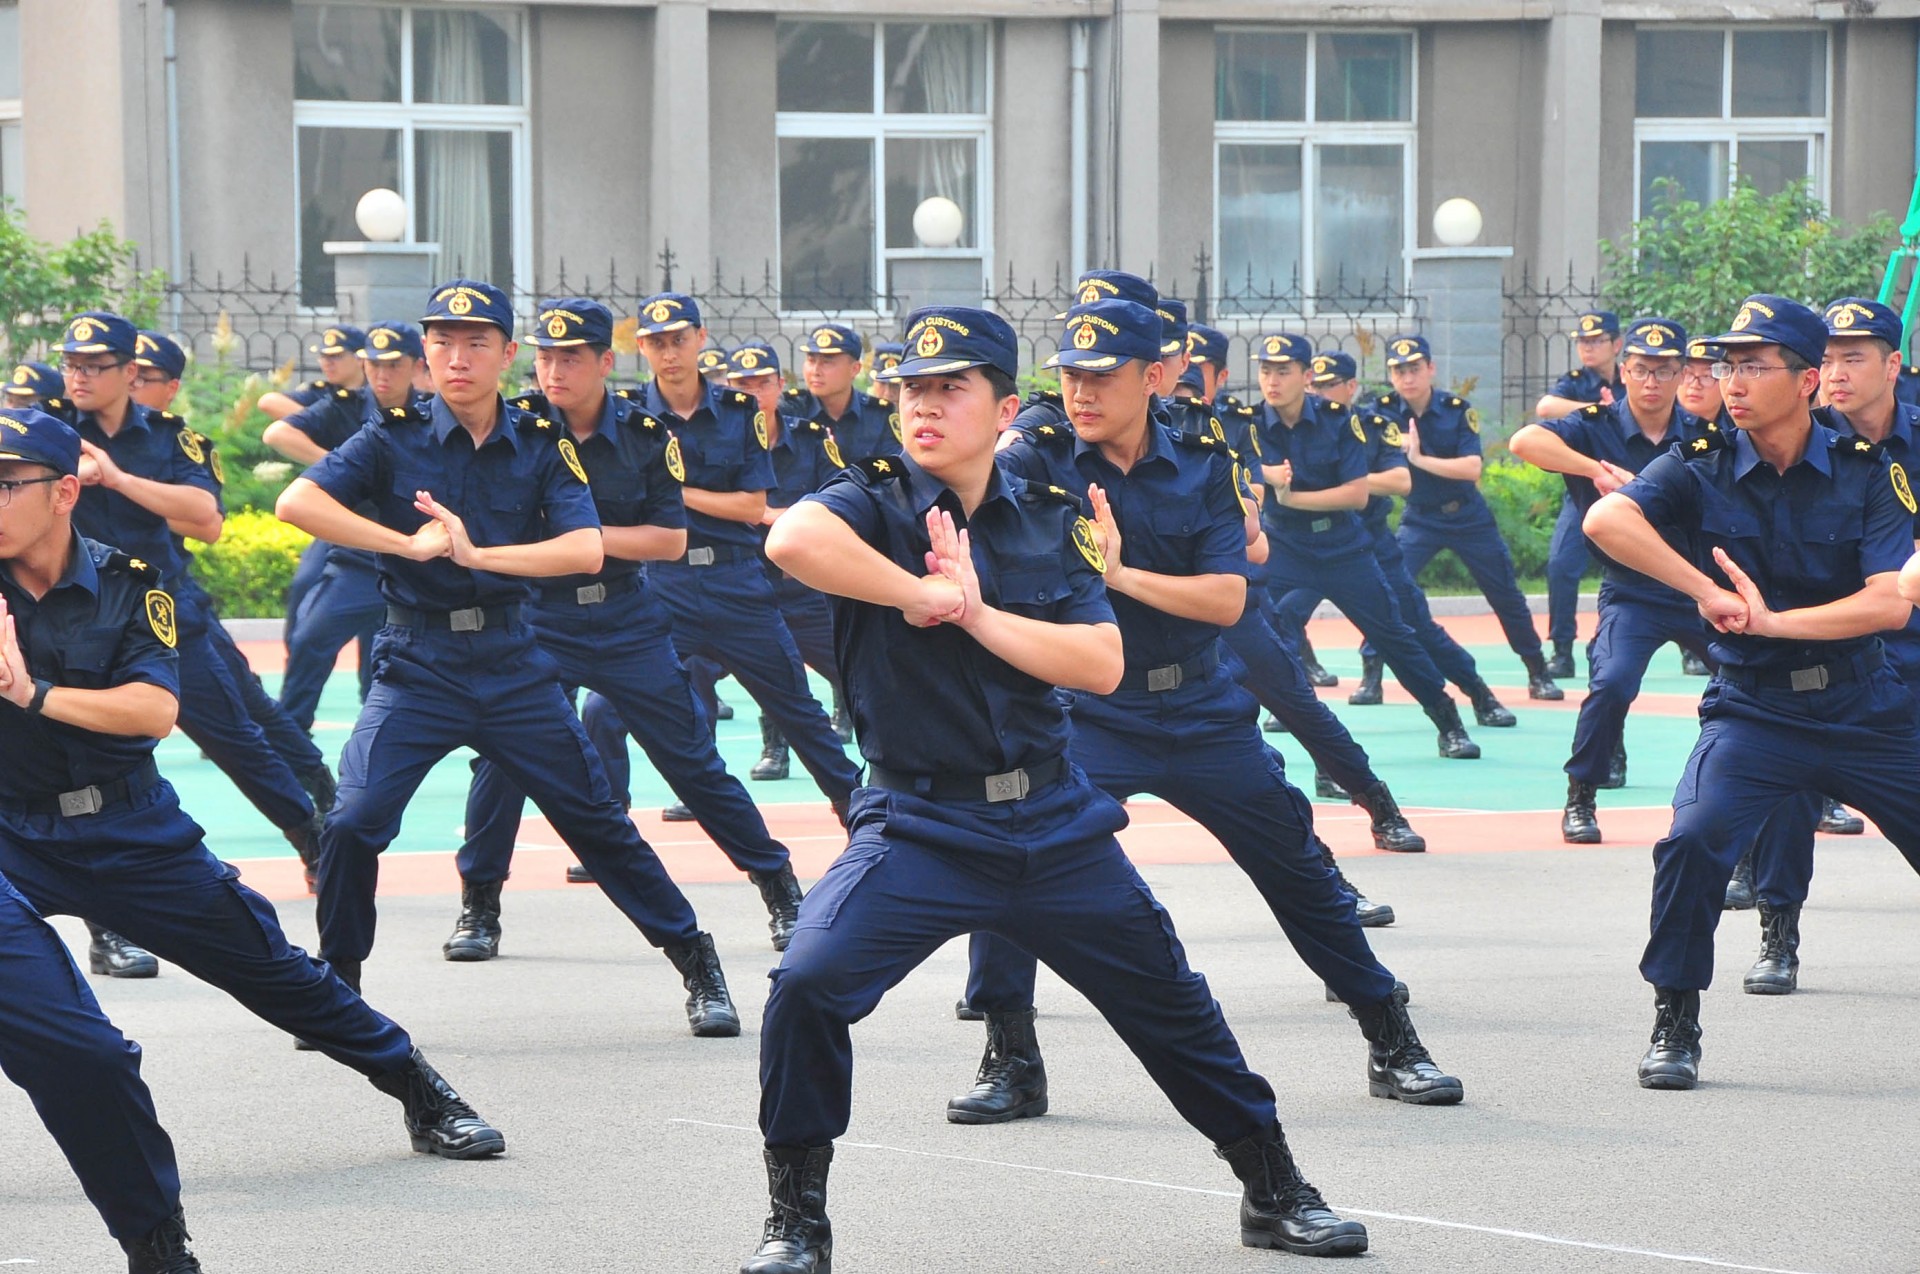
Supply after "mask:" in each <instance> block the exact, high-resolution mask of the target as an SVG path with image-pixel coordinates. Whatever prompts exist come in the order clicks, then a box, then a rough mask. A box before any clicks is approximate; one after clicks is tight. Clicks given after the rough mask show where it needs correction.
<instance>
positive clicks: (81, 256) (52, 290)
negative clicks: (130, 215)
mask: <svg viewBox="0 0 1920 1274" xmlns="http://www.w3.org/2000/svg"><path fill="white" fill-rule="evenodd" d="M134 250H135V247H134V245H133V244H132V243H130V242H128V241H127V240H125V239H122V238H120V237H119V236H118V235H116V234H114V233H113V228H112V227H111V226H110V225H109V224H108V223H106V222H104V221H103V222H101V223H100V225H99V226H98V227H97V228H95V229H93V230H90V231H88V232H87V233H86V234H83V235H80V236H79V237H77V238H75V239H73V240H72V241H70V242H68V243H64V244H51V243H47V242H44V241H43V240H40V239H36V238H34V237H33V236H32V235H30V234H28V233H27V228H26V224H25V220H24V218H23V217H22V214H21V212H20V209H19V208H17V207H16V206H14V205H13V204H11V203H5V204H0V358H4V361H5V362H6V364H7V366H9V367H11V366H12V365H13V364H14V363H17V362H20V361H22V360H24V359H27V358H30V357H33V356H35V355H37V354H40V353H42V352H43V351H44V350H45V348H46V346H47V345H48V343H49V342H51V341H52V340H53V339H54V338H55V337H57V336H58V335H59V334H60V331H61V329H62V328H63V327H65V326H66V322H67V319H68V317H69V316H71V315H74V314H77V313H79V312H80V311H82V310H94V309H110V310H114V311H116V312H118V313H120V314H124V315H126V316H127V317H128V318H130V319H132V320H133V321H134V322H136V323H138V324H140V325H141V326H143V327H148V326H151V325H152V324H153V321H154V317H155V315H157V314H158V313H159V309H160V298H161V297H162V296H163V295H164V294H165V292H166V278H165V276H164V275H162V274H161V273H160V272H158V271H154V270H149V271H141V270H138V269H136V268H135V264H134Z"/></svg>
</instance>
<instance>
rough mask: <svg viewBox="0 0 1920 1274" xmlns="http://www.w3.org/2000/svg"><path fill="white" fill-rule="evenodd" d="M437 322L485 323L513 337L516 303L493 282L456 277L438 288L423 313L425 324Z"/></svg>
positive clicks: (423, 322) (431, 324)
mask: <svg viewBox="0 0 1920 1274" xmlns="http://www.w3.org/2000/svg"><path fill="white" fill-rule="evenodd" d="M436 323H485V324H488V325H490V326H492V327H497V328H499V329H500V330H501V332H503V333H504V334H505V335H506V337H507V339H508V340H512V339H513V306H512V305H511V304H509V303H508V301H507V294H506V293H505V292H502V291H501V290H500V289H499V288H497V287H495V286H493V284H491V283H481V282H479V281H478V280H475V279H454V280H452V281H451V282H448V283H443V284H441V285H440V286H439V287H437V288H435V289H434V290H433V292H432V295H431V296H430V297H429V299H428V301H427V312H426V313H425V314H422V315H421V316H420V326H421V327H423V328H424V327H432V326H433V325H434V324H436Z"/></svg>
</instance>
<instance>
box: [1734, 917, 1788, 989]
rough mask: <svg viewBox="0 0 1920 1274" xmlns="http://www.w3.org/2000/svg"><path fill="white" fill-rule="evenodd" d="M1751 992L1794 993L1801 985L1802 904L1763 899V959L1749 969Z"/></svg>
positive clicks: (1747, 985) (1746, 985)
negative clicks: (1776, 902) (1775, 902)
mask: <svg viewBox="0 0 1920 1274" xmlns="http://www.w3.org/2000/svg"><path fill="white" fill-rule="evenodd" d="M1740 985H1741V989H1742V990H1744V991H1745V992H1746V993H1747V994H1748V995H1792V994H1793V992H1794V989H1795V988H1796V987H1798V986H1799V985H1800V904H1799V903H1797V902H1795V903H1789V904H1787V905H1786V906H1784V907H1776V906H1774V905H1773V904H1771V903H1769V902H1768V901H1767V900H1766V899H1764V898H1762V899H1761V900H1760V958H1759V959H1758V960H1755V961H1754V962H1753V967H1752V968H1751V969H1748V970H1747V977H1746V981H1744V982H1742V983H1741V984H1740Z"/></svg>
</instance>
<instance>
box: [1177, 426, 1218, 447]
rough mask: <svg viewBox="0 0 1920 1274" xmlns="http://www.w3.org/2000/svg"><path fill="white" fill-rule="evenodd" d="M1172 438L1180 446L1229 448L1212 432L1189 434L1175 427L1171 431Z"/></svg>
mask: <svg viewBox="0 0 1920 1274" xmlns="http://www.w3.org/2000/svg"><path fill="white" fill-rule="evenodd" d="M1173 438H1174V441H1175V442H1178V443H1180V444H1181V445H1182V446H1186V447H1197V448H1199V449H1200V450H1202V451H1215V452H1227V451H1229V450H1231V449H1230V448H1229V447H1228V446H1227V444H1226V443H1224V442H1221V441H1220V440H1219V439H1218V438H1216V437H1214V436H1213V435H1212V434H1190V433H1188V432H1187V431H1186V430H1184V429H1176V430H1174V431H1173Z"/></svg>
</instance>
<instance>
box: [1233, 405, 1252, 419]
mask: <svg viewBox="0 0 1920 1274" xmlns="http://www.w3.org/2000/svg"><path fill="white" fill-rule="evenodd" d="M1228 410H1229V411H1231V412H1233V413H1234V414H1235V415H1236V416H1245V417H1246V418H1247V419H1248V420H1252V419H1253V408H1251V407H1249V406H1247V405H1246V404H1245V403H1236V404H1234V405H1233V406H1232V407H1230V408H1228Z"/></svg>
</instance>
